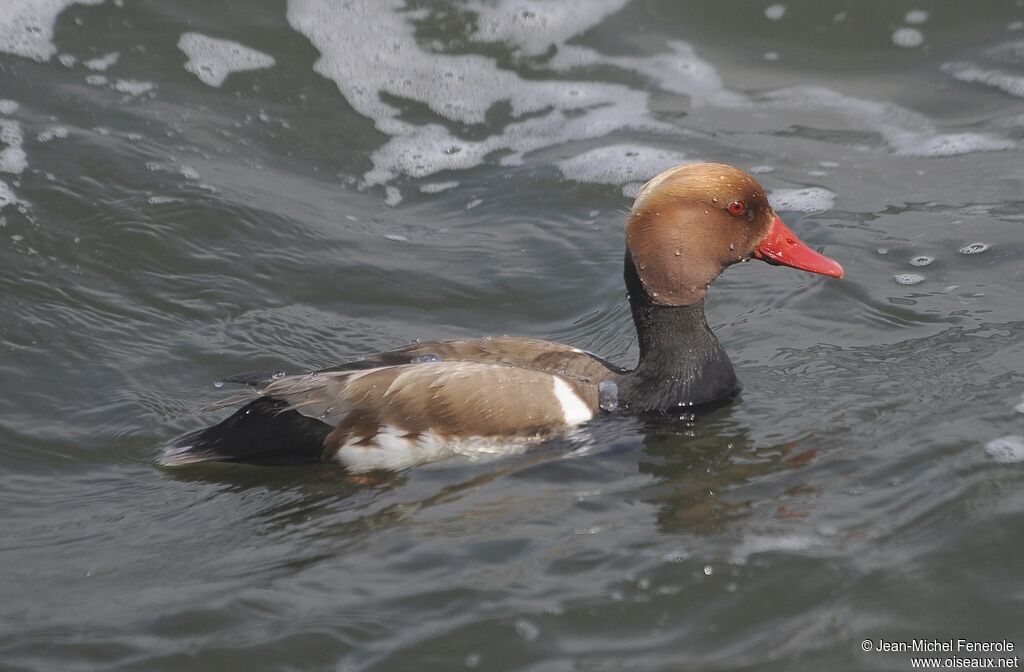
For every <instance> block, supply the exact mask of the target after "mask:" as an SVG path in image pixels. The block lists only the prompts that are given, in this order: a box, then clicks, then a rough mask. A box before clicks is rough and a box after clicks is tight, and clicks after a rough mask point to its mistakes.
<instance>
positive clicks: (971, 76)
mask: <svg viewBox="0 0 1024 672" xmlns="http://www.w3.org/2000/svg"><path fill="white" fill-rule="evenodd" d="M942 71H943V72H944V73H946V74H947V75H949V76H950V77H952V78H953V79H956V80H958V81H961V82H968V83H972V84H984V85H986V86H991V87H993V88H996V89H999V90H1000V91H1004V92H1006V93H1008V94H1010V95H1011V96H1017V97H1018V98H1024V77H1021V76H1019V75H1011V74H1010V73H1008V72H1004V71H1003V70H997V69H987V68H979V67H977V66H974V65H971V64H970V63H960V62H956V63H945V64H943V66H942Z"/></svg>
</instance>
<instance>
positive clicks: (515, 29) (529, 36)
mask: <svg viewBox="0 0 1024 672" xmlns="http://www.w3.org/2000/svg"><path fill="white" fill-rule="evenodd" d="M627 4H629V0H560V1H559V2H544V1H541V0H515V1H513V2H501V3H495V2H479V1H474V2H469V3H467V4H466V8H467V9H469V10H471V11H473V12H475V13H476V14H477V29H476V32H474V33H473V35H472V38H473V39H474V40H477V41H479V42H502V43H505V44H509V45H514V46H516V47H517V48H518V50H519V52H520V53H522V54H525V55H529V56H539V55H542V54H544V53H545V52H546V51H547V50H548V49H550V48H551V47H553V46H554V47H560V46H561V45H563V44H564V43H565V42H566V41H567V40H569V38H571V37H573V36H575V35H578V34H580V33H582V32H584V31H585V30H587V29H588V28H591V27H593V26H596V25H598V24H599V23H601V22H602V21H604V19H605V18H606V17H608V16H610V15H612V14H614V13H615V12H618V11H619V10H621V9H622V8H623V7H625V6H626V5H627Z"/></svg>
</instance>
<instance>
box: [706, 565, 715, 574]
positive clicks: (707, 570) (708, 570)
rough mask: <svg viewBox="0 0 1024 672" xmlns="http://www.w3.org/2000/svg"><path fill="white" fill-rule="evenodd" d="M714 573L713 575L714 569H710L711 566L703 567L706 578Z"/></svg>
mask: <svg viewBox="0 0 1024 672" xmlns="http://www.w3.org/2000/svg"><path fill="white" fill-rule="evenodd" d="M714 573H715V568H714V567H712V566H711V565H704V574H705V575H706V576H711V575H712V574H714Z"/></svg>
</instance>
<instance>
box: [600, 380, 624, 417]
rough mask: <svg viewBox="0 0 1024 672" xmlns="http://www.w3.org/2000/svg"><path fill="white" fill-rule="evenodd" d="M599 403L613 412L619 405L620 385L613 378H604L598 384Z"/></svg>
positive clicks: (605, 409) (606, 409)
mask: <svg viewBox="0 0 1024 672" xmlns="http://www.w3.org/2000/svg"><path fill="white" fill-rule="evenodd" d="M597 398H598V402H597V405H598V406H600V407H601V410H602V411H608V412H609V413H611V412H612V411H614V410H615V409H617V408H618V407H619V386H618V385H616V384H615V381H612V380H602V381H601V383H600V384H599V385H598V386H597Z"/></svg>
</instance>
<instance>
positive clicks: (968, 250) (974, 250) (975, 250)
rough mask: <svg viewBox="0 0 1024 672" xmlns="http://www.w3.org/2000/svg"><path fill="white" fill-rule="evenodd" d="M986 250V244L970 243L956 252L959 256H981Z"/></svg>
mask: <svg viewBox="0 0 1024 672" xmlns="http://www.w3.org/2000/svg"><path fill="white" fill-rule="evenodd" d="M987 249H988V245H987V244H986V243H971V244H970V245H965V246H963V247H961V248H960V249H959V250H957V252H959V253H960V254H981V253H982V252H984V251H985V250H987Z"/></svg>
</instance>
